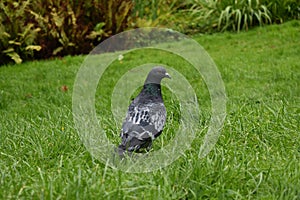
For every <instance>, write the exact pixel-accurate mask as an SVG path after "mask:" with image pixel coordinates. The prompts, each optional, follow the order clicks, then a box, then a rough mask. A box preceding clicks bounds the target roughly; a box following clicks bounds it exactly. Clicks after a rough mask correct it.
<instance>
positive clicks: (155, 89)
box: [143, 83, 161, 96]
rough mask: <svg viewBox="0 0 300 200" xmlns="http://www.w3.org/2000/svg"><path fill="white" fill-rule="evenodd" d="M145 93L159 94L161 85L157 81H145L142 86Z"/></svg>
mask: <svg viewBox="0 0 300 200" xmlns="http://www.w3.org/2000/svg"><path fill="white" fill-rule="evenodd" d="M143 90H144V92H145V94H147V95H152V96H161V86H160V84H157V83H147V84H145V85H144V88H143Z"/></svg>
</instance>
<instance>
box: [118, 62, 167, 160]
mask: <svg viewBox="0 0 300 200" xmlns="http://www.w3.org/2000/svg"><path fill="white" fill-rule="evenodd" d="M163 78H171V77H170V75H169V74H168V73H167V72H166V69H165V68H163V67H154V68H153V69H152V70H151V71H150V72H149V74H148V76H147V78H146V81H145V83H144V86H143V89H142V91H141V92H140V93H139V95H138V96H137V97H136V98H135V99H134V100H133V101H132V102H131V104H130V105H129V108H128V111H127V115H126V119H125V121H124V122H123V125H122V130H121V138H122V142H121V144H120V145H119V147H118V153H119V155H120V156H124V153H125V152H129V153H131V152H139V151H140V150H142V149H146V150H150V149H151V146H152V141H153V140H154V139H155V138H157V137H158V136H159V135H160V134H161V133H162V131H163V128H164V125H165V122H166V116H167V113H166V108H165V105H164V102H163V98H162V95H161V85H160V83H161V80H162V79H163Z"/></svg>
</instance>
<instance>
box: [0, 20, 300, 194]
mask: <svg viewBox="0 0 300 200" xmlns="http://www.w3.org/2000/svg"><path fill="white" fill-rule="evenodd" d="M194 39H196V40H197V41H198V42H199V43H200V44H201V45H203V47H204V48H205V49H207V51H208V52H209V54H210V55H211V57H212V58H213V59H214V61H215V62H216V64H217V65H218V67H219V70H220V72H221V74H222V77H223V80H224V82H225V87H226V91H227V96H228V104H227V118H226V121H225V124H224V128H223V130H222V134H221V136H220V138H219V140H218V143H217V145H216V146H215V148H214V149H213V150H212V151H211V152H210V153H209V155H208V156H207V157H205V158H204V159H198V150H199V146H200V145H201V144H202V140H201V138H202V137H200V135H199V137H198V138H197V139H196V140H195V141H194V142H193V144H192V148H191V149H190V150H188V151H186V152H185V154H184V155H183V156H182V157H181V158H180V159H179V160H177V161H175V162H174V163H173V164H172V165H170V166H168V167H166V168H164V169H161V170H158V171H155V172H151V173H144V174H128V173H123V172H121V171H117V170H113V169H110V168H109V167H107V166H105V165H104V164H102V163H100V162H99V161H97V160H94V159H93V158H92V157H91V156H90V154H89V152H88V151H87V150H86V149H85V147H84V146H83V145H82V143H81V141H80V139H79V136H78V134H77V132H76V130H75V129H74V124H73V118H72V110H71V108H72V89H73V83H74V80H75V76H76V73H77V71H78V69H79V67H80V64H81V63H82V62H83V60H84V56H79V57H65V58H63V59H59V60H51V61H39V62H28V63H24V64H21V65H17V66H4V67H1V68H0V116H1V118H0V199H300V189H299V188H300V164H299V160H300V134H299V130H300V86H299V80H300V62H299V55H300V22H299V21H292V22H289V23H286V24H283V25H274V26H268V27H264V28H256V29H254V30H251V31H249V32H242V33H240V34H232V33H224V34H215V35H204V36H202V35H199V36H195V37H194ZM137 56H139V57H140V58H143V57H145V55H144V54H137ZM129 58H130V56H129ZM159 59H160V60H161V62H165V63H167V64H169V65H178V62H179V64H180V62H181V61H178V60H177V61H176V62H175V60H174V59H172V58H169V57H168V56H165V57H164V56H161V57H159ZM138 60H139V59H128V61H126V57H125V59H124V63H125V62H127V63H129V65H128V66H134V65H137V64H139V62H140V61H138ZM145 60H147V58H145ZM124 63H123V64H124ZM113 65H115V66H117V65H118V63H114V64H113ZM120 65H122V64H120ZM125 67H126V66H124V70H125V69H126V68H125ZM112 69H113V67H112ZM110 73H115V74H118V73H119V72H116V71H113V70H112V71H108V72H107V74H108V75H109V74H110ZM182 73H185V74H186V75H187V76H188V77H189V78H191V84H192V85H193V86H194V87H195V90H196V92H197V94H198V100H199V101H201V102H200V103H201V105H202V106H201V111H202V113H201V116H202V121H201V123H202V127H203V129H205V128H206V124H207V120H208V119H209V112H208V111H209V105H208V103H207V102H209V96H208V93H207V91H206V88H205V86H204V84H203V82H201V81H200V80H199V78H197V77H194V78H193V73H192V72H188V71H184V68H182ZM106 77H107V76H106ZM197 80H198V81H197ZM114 81H116V80H114V78H113V76H112V78H111V82H110V84H108V87H106V89H105V90H101V92H99V91H100V90H97V94H96V96H97V97H99V96H98V95H101V94H102V95H109V92H110V90H109V88H110V87H113V83H114ZM63 85H66V86H68V90H67V91H62V90H61V87H62V86H63ZM99 89H100V88H99ZM164 94H165V99H166V101H167V102H166V104H167V106H168V109H169V113H171V115H172V114H173V113H176V111H178V110H177V107H176V106H173V107H172V105H173V102H172V101H175V105H176V99H175V100H172V99H170V98H168V97H172V94H171V93H170V92H169V91H167V90H165V93H164ZM102 99H105V98H102ZM203 102H204V103H203ZM107 103H108V102H107V101H103V102H102V101H101V99H99V102H97V105H96V108H98V110H99V109H100V108H101V106H102V105H107V107H105V108H106V109H102V110H103V113H102V111H98V116H99V118H100V120H102V119H103V118H104V119H105V118H106V116H107V117H108V116H111V115H110V113H109V106H108V104H107ZM103 116H105V117H103ZM172 119H173V118H172ZM103 123H105V122H103ZM120 126H121V125H120V124H114V123H112V119H110V118H107V127H106V128H107V130H109V131H108V132H110V133H112V136H111V137H112V138H113V135H114V134H116V135H117V134H118V133H119V130H114V129H116V128H117V127H120ZM174 126H175V125H174ZM168 127H169V128H170V130H172V124H170V123H169V124H168ZM168 132H171V131H168ZM168 134H170V137H171V136H172V134H171V133H168ZM163 137H164V136H163ZM168 138H169V137H165V138H164V139H165V140H168ZM116 140H117V139H116ZM159 141H160V142H159ZM159 141H156V142H157V144H156V148H159V144H160V143H161V141H162V139H160V140H159Z"/></svg>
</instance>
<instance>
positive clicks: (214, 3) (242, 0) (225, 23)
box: [0, 0, 300, 65]
mask: <svg viewBox="0 0 300 200" xmlns="http://www.w3.org/2000/svg"><path fill="white" fill-rule="evenodd" d="M291 19H300V2H299V1H298V0H188V1H184V0H151V1H143V0H108V1H107V0H49V1H45V0H34V1H33V0H17V1H15V0H3V1H1V2H0V52H1V54H0V65H3V64H6V63H9V62H12V61H13V62H15V63H21V62H22V61H24V60H31V59H45V58H50V57H54V56H65V55H76V54H87V53H88V52H90V51H91V49H92V48H93V47H95V45H97V44H98V43H99V42H100V41H102V40H104V39H105V38H107V37H109V36H111V35H113V34H116V33H118V32H121V31H124V30H126V29H130V28H136V27H144V26H159V27H168V28H172V29H175V30H177V31H180V32H183V33H199V32H200V33H212V32H218V31H225V30H232V31H237V32H239V31H241V30H248V29H249V28H251V27H254V26H261V25H264V24H271V23H283V22H285V21H287V20H291Z"/></svg>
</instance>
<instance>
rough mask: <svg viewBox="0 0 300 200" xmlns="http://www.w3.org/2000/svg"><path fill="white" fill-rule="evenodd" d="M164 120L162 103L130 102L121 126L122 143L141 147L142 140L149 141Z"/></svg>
mask: <svg viewBox="0 0 300 200" xmlns="http://www.w3.org/2000/svg"><path fill="white" fill-rule="evenodd" d="M165 121H166V109H165V107H164V105H163V103H151V104H145V105H135V106H134V105H133V103H132V104H131V105H130V106H129V109H128V112H127V116H126V119H125V121H124V123H123V126H122V131H121V137H122V145H123V146H126V147H129V148H130V147H134V146H136V147H135V148H134V149H139V148H141V147H142V146H143V143H144V142H147V143H148V142H149V141H150V142H151V141H152V140H154V139H155V138H156V137H157V136H158V135H159V134H160V133H161V132H162V130H163V127H164V124H165ZM134 141H135V142H134ZM131 143H132V144H131ZM133 143H134V144H133ZM129 148H128V150H130V149H129Z"/></svg>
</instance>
